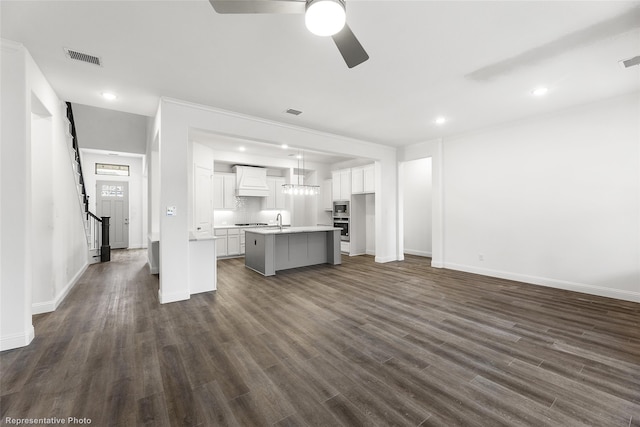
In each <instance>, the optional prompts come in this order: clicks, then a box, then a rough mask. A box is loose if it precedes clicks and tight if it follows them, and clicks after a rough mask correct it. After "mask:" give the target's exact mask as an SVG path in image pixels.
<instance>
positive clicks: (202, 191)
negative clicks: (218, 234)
mask: <svg viewBox="0 0 640 427" xmlns="http://www.w3.org/2000/svg"><path fill="white" fill-rule="evenodd" d="M194 172H195V183H194V184H195V185H194V187H195V200H194V202H195V209H194V211H195V217H194V219H193V224H194V228H195V229H196V232H197V233H211V231H212V227H211V224H212V218H213V170H211V169H208V168H205V167H202V166H198V165H197V164H195V165H194Z"/></svg>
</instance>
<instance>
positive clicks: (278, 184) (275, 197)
mask: <svg viewBox="0 0 640 427" xmlns="http://www.w3.org/2000/svg"><path fill="white" fill-rule="evenodd" d="M284 184H285V179H284V178H282V177H277V176H268V177H267V186H268V187H269V194H268V195H267V197H265V198H264V201H263V202H262V208H263V209H272V210H276V209H278V210H280V209H285V197H284V193H283V192H282V186H283V185H284Z"/></svg>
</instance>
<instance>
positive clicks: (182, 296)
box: [158, 289, 191, 304]
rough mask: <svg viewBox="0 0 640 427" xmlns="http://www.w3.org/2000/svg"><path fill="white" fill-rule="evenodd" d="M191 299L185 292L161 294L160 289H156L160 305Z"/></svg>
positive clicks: (187, 292)
mask: <svg viewBox="0 0 640 427" xmlns="http://www.w3.org/2000/svg"><path fill="white" fill-rule="evenodd" d="M189 298H191V295H189V291H186V292H173V293H167V292H165V293H164V294H163V293H162V290H161V289H158V299H159V300H160V304H168V303H170V302H177V301H185V300H188V299H189Z"/></svg>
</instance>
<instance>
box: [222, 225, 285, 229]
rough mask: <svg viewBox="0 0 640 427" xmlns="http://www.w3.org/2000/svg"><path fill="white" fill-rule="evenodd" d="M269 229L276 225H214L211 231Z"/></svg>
mask: <svg viewBox="0 0 640 427" xmlns="http://www.w3.org/2000/svg"><path fill="white" fill-rule="evenodd" d="M270 227H276V228H277V227H278V226H277V225H276V224H268V225H214V226H213V229H214V230H215V229H223V230H224V229H227V228H242V229H244V228H270ZM283 227H291V225H288V224H284V225H283Z"/></svg>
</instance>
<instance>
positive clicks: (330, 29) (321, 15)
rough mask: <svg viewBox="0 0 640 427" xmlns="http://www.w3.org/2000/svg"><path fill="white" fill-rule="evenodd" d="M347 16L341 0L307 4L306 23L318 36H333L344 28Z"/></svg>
mask: <svg viewBox="0 0 640 427" xmlns="http://www.w3.org/2000/svg"><path fill="white" fill-rule="evenodd" d="M346 19H347V15H346V12H345V8H344V3H343V2H342V1H341V0H311V1H309V2H307V10H306V12H305V16H304V22H305V24H306V25H307V29H308V30H309V31H311V32H312V33H313V34H315V35H317V36H332V35H334V34H336V33H338V32H339V31H340V30H342V28H343V27H344V24H345V22H346Z"/></svg>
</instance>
